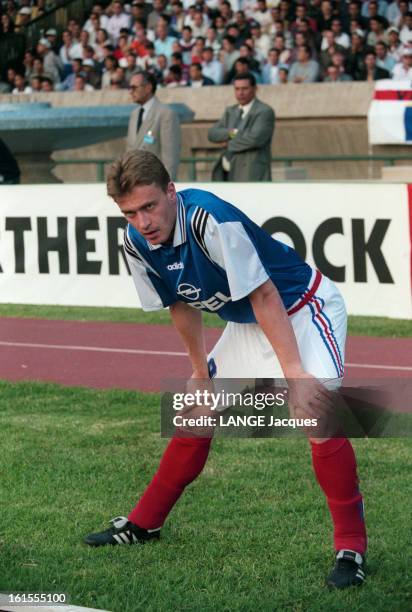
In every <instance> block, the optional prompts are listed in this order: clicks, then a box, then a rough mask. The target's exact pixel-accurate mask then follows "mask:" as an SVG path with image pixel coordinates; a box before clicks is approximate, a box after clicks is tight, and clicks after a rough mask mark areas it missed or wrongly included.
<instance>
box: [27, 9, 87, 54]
mask: <svg viewBox="0 0 412 612" xmlns="http://www.w3.org/2000/svg"><path fill="white" fill-rule="evenodd" d="M93 4H94V0H63V1H58V2H56V6H54V7H53V8H52V9H50V11H47V13H45V14H44V15H41V16H40V17H37V19H33V21H29V23H27V24H26V25H25V26H24V28H23V29H22V32H23V33H24V35H25V37H26V47H34V46H35V45H36V44H37V42H38V40H39V38H41V37H42V36H43V34H44V33H45V32H46V30H48V29H49V28H54V29H55V30H57V33H58V34H61V32H62V31H63V30H64V29H65V28H66V26H67V22H68V21H69V19H78V20H79V22H80V23H83V21H84V17H85V14H86V12H87V11H90V10H91V8H92V6H93Z"/></svg>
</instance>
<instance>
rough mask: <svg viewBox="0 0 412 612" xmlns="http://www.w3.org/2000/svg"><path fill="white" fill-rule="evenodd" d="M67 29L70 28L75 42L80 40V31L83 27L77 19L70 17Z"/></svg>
mask: <svg viewBox="0 0 412 612" xmlns="http://www.w3.org/2000/svg"><path fill="white" fill-rule="evenodd" d="M67 29H68V30H69V32H70V34H71V35H72V39H73V42H74V43H78V42H80V32H81V27H80V23H79V22H78V21H77V19H74V18H72V19H69V21H68V23H67Z"/></svg>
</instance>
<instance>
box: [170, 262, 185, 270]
mask: <svg viewBox="0 0 412 612" xmlns="http://www.w3.org/2000/svg"><path fill="white" fill-rule="evenodd" d="M184 267H185V266H184V264H183V261H175V263H172V264H170V265H168V266H167V269H168V270H183V268H184Z"/></svg>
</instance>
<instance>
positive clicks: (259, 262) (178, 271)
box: [124, 189, 315, 323]
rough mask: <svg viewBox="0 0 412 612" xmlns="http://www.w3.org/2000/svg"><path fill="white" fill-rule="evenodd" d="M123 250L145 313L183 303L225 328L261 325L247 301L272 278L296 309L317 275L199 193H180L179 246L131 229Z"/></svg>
mask: <svg viewBox="0 0 412 612" xmlns="http://www.w3.org/2000/svg"><path fill="white" fill-rule="evenodd" d="M124 248H125V253H126V256H127V260H128V263H129V266H130V270H131V273H132V276H133V280H134V283H135V286H136V289H137V292H138V295H139V298H140V301H141V304H142V307H143V309H144V310H146V311H152V310H159V309H161V308H165V307H167V306H170V304H173V303H174V302H176V301H182V302H186V303H187V304H188V305H189V306H192V307H193V308H199V309H201V310H204V311H207V312H216V313H217V314H218V315H219V316H220V317H221V318H222V319H224V320H226V321H234V322H237V323H255V322H256V319H255V316H254V313H253V309H252V307H251V304H250V301H249V298H248V296H249V294H250V293H251V292H252V291H253V290H254V289H256V288H257V287H259V286H260V285H262V284H263V283H264V282H265V281H267V280H268V279H269V278H270V279H271V280H272V282H273V283H274V285H275V286H276V288H277V290H278V291H279V294H280V297H281V299H282V301H283V304H284V306H285V308H286V310H290V309H291V308H295V307H296V305H297V304H299V302H300V301H301V300H302V299H303V297H304V294H305V292H307V290H308V287H309V286H310V285H311V283H312V282H313V278H314V274H315V272H314V270H313V269H312V268H311V267H310V266H309V265H308V264H307V263H305V262H304V261H303V260H302V258H301V257H300V256H299V255H298V253H296V251H295V250H294V249H292V248H291V247H289V246H287V245H286V244H283V243H282V242H280V241H279V240H275V239H274V238H272V237H271V236H270V235H269V234H268V233H267V232H265V231H264V230H262V228H260V227H259V226H258V225H256V223H254V222H253V221H251V219H249V218H248V217H247V216H246V215H245V214H244V213H242V211H240V210H239V209H238V208H236V207H235V206H233V205H232V204H229V203H228V202H225V201H224V200H221V199H220V198H218V197H217V196H215V195H214V194H212V193H210V192H208V191H203V190H200V189H186V190H184V191H181V192H179V193H178V194H177V219H176V226H175V230H174V235H173V242H172V244H170V245H152V244H150V243H149V242H148V241H147V240H146V239H145V238H143V236H141V235H140V234H139V232H138V231H137V230H136V229H134V228H133V227H132V226H131V225H128V226H127V227H126V230H125V241H124Z"/></svg>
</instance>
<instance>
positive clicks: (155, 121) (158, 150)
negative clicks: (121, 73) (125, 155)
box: [127, 72, 181, 180]
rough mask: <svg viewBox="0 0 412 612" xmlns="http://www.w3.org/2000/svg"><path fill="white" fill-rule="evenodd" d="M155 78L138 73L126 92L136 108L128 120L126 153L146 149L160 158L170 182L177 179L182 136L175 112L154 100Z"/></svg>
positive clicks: (133, 77) (145, 73) (147, 74)
mask: <svg viewBox="0 0 412 612" xmlns="http://www.w3.org/2000/svg"><path fill="white" fill-rule="evenodd" d="M156 86H157V83H156V79H155V77H154V76H153V75H152V74H150V73H149V72H137V73H136V74H134V75H133V76H132V77H131V79H130V86H129V90H130V93H131V96H132V99H133V102H135V103H136V104H137V105H138V106H137V108H136V109H135V110H134V111H133V112H132V114H131V115H130V119H129V129H128V133H127V150H128V151H131V150H133V149H145V150H147V151H151V152H152V153H154V154H155V155H156V156H157V157H159V158H160V159H161V160H162V162H163V163H164V165H165V166H166V168H167V170H168V172H169V174H170V177H171V179H172V180H176V178H177V169H178V166H179V158H180V146H181V133H180V123H179V117H178V115H177V113H175V112H174V111H173V110H172V109H171V108H170V107H169V106H167V105H166V104H161V103H160V102H159V100H158V99H157V98H156V96H155V93H156Z"/></svg>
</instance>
